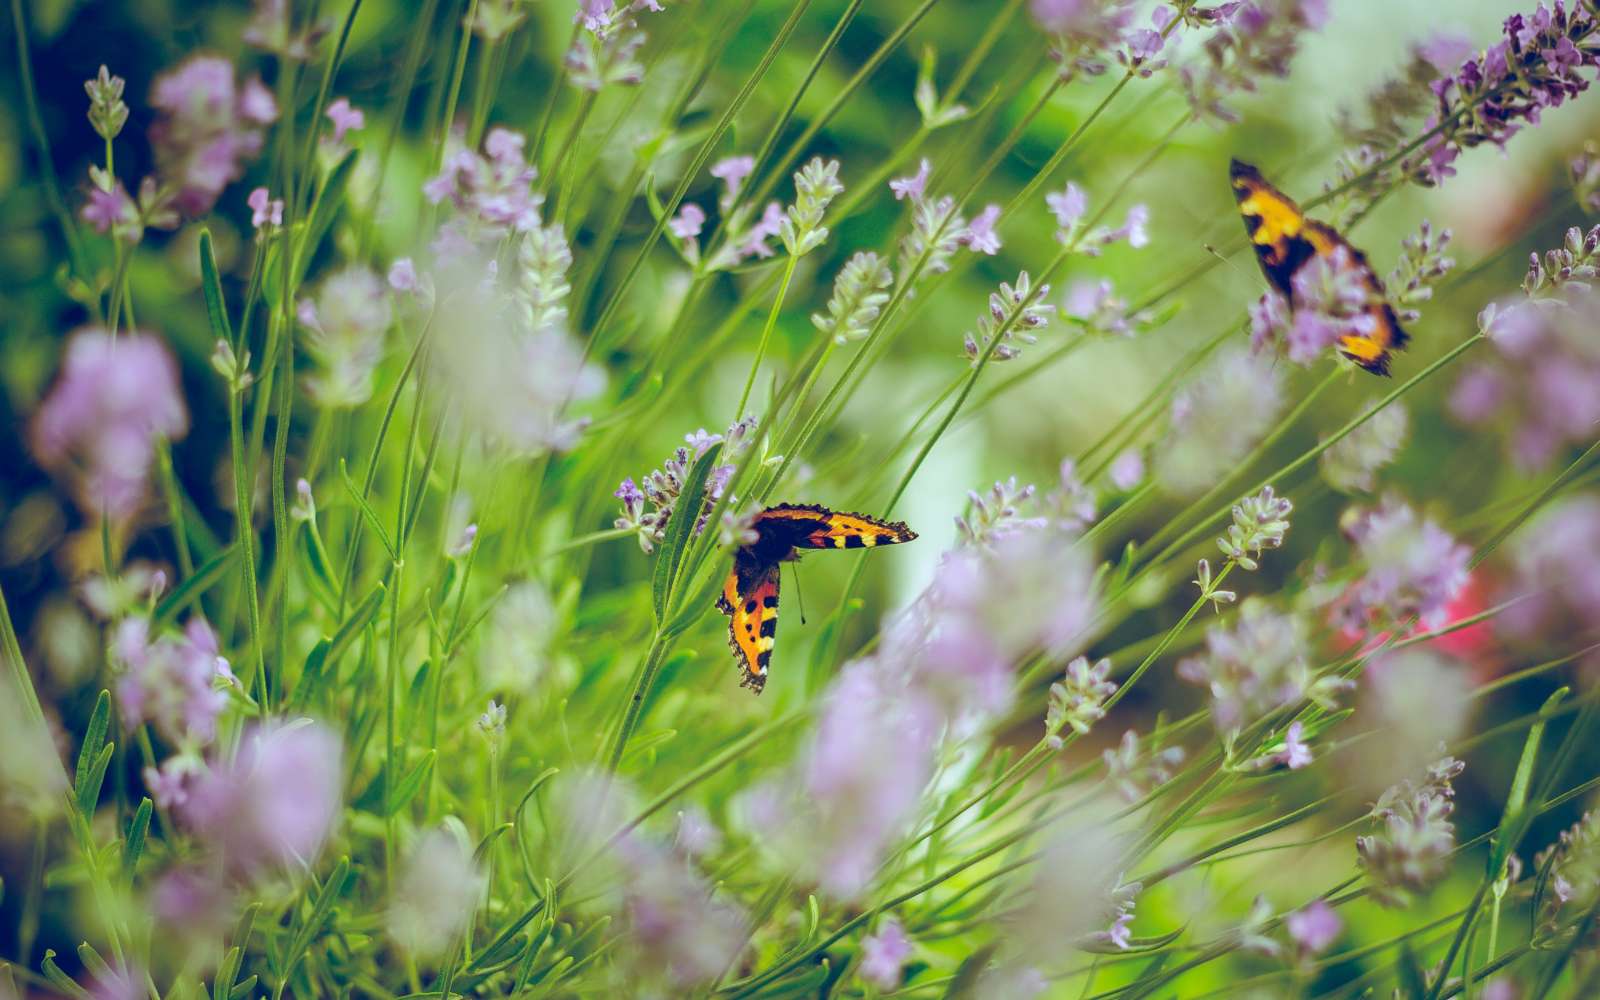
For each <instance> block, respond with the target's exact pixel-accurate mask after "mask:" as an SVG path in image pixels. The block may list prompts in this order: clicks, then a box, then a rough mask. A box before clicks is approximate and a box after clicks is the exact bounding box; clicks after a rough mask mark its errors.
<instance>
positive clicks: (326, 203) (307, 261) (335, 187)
mask: <svg viewBox="0 0 1600 1000" xmlns="http://www.w3.org/2000/svg"><path fill="white" fill-rule="evenodd" d="M355 165H356V151H355V150H353V149H352V150H351V151H350V152H348V153H346V154H344V159H342V160H340V161H339V162H338V163H337V164H335V165H334V168H333V171H332V172H331V173H329V174H328V179H327V181H325V182H324V183H323V185H322V190H321V191H318V192H317V197H316V202H315V207H314V208H313V210H312V216H311V221H310V223H309V224H308V225H307V226H306V229H305V234H304V236H303V238H302V239H301V241H300V245H299V247H298V248H297V251H296V257H295V269H294V270H295V274H294V281H295V284H296V285H298V284H299V283H300V282H301V281H303V280H305V276H306V269H307V268H308V267H309V266H310V265H311V258H312V257H313V256H315V255H316V252H317V245H318V244H320V243H321V242H322V238H323V237H324V236H326V235H327V234H328V230H329V229H331V228H333V220H334V219H336V218H338V216H339V210H340V209H341V208H343V207H344V191H345V188H347V187H349V186H350V175H351V173H353V172H354V170H355Z"/></svg>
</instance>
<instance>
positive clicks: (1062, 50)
mask: <svg viewBox="0 0 1600 1000" xmlns="http://www.w3.org/2000/svg"><path fill="white" fill-rule="evenodd" d="M1028 10H1029V12H1030V13H1031V14H1033V19H1034V20H1035V21H1036V22H1038V24H1039V27H1041V28H1043V29H1044V30H1045V31H1047V32H1049V33H1050V34H1051V35H1052V36H1054V41H1053V44H1052V46H1051V49H1050V58H1052V59H1053V60H1055V61H1056V62H1058V63H1060V64H1061V74H1062V76H1063V77H1066V78H1069V79H1070V78H1071V77H1072V76H1074V75H1076V74H1078V73H1083V74H1087V75H1089V76H1097V75H1099V74H1100V73H1103V72H1105V69H1106V58H1105V56H1106V53H1108V52H1110V51H1111V50H1113V49H1116V48H1118V47H1119V46H1121V45H1122V44H1123V43H1124V34H1125V32H1127V30H1128V26H1129V23H1130V22H1131V21H1132V19H1133V4H1132V3H1131V2H1130V0H1030V3H1029V4H1028Z"/></svg>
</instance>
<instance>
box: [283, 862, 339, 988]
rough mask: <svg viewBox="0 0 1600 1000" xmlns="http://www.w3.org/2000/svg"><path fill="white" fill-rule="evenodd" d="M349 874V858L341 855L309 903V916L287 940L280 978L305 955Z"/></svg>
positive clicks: (287, 974)
mask: <svg viewBox="0 0 1600 1000" xmlns="http://www.w3.org/2000/svg"><path fill="white" fill-rule="evenodd" d="M349 875H350V858H349V857H342V858H340V859H339V863H338V864H337V865H335V866H334V868H333V874H332V875H329V876H328V880H327V881H326V882H324V883H322V889H321V891H320V892H318V893H317V895H316V900H315V901H314V902H313V903H312V905H311V916H309V917H307V918H306V922H305V923H304V924H302V925H301V927H300V929H299V930H298V931H296V932H295V934H294V937H293V938H292V939H291V940H290V942H289V950H288V952H287V953H286V954H285V955H284V966H283V970H282V975H281V978H283V979H288V978H289V977H290V976H291V975H292V974H293V973H294V970H295V968H296V967H297V966H298V965H299V964H300V959H301V958H302V957H303V956H304V955H305V952H306V949H307V948H309V947H311V942H312V940H313V939H315V938H316V936H317V935H318V934H319V933H321V931H322V925H323V924H325V923H327V922H328V918H329V917H330V916H332V915H333V905H334V904H335V903H337V902H338V901H339V897H340V896H341V895H342V894H343V893H344V883H345V879H346V878H348V877H349Z"/></svg>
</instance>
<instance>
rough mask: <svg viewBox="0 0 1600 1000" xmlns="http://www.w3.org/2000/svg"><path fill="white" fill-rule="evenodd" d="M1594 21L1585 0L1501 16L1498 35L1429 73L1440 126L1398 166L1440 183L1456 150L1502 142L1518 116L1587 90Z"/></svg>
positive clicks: (1598, 57)
mask: <svg viewBox="0 0 1600 1000" xmlns="http://www.w3.org/2000/svg"><path fill="white" fill-rule="evenodd" d="M1597 27H1600V25H1597V24H1596V22H1595V13H1594V10H1593V8H1592V7H1590V6H1589V5H1588V4H1581V3H1580V4H1574V5H1573V9H1572V12H1571V13H1570V14H1569V13H1568V12H1567V10H1566V6H1565V5H1564V4H1563V3H1562V2H1561V0H1556V3H1555V7H1554V8H1553V9H1551V8H1547V7H1546V6H1545V5H1544V4H1543V3H1542V2H1541V3H1540V4H1539V5H1538V7H1536V8H1535V9H1534V12H1533V13H1532V14H1528V15H1526V16H1524V15H1522V14H1513V15H1512V16H1510V17H1508V18H1506V21H1505V26H1504V31H1503V35H1504V37H1503V38H1502V40H1501V41H1499V42H1497V43H1496V44H1494V45H1492V46H1490V47H1489V48H1487V49H1485V50H1484V51H1483V52H1482V53H1481V54H1480V55H1478V56H1477V57H1476V58H1471V59H1467V60H1466V61H1464V62H1462V63H1461V65H1460V67H1459V68H1458V69H1457V70H1456V71H1455V72H1454V74H1453V75H1446V76H1443V77H1441V78H1440V79H1438V80H1436V81H1434V83H1433V92H1434V95H1435V96H1436V97H1437V98H1438V109H1437V110H1436V111H1435V113H1434V114H1433V116H1432V117H1431V118H1430V119H1429V121H1428V126H1429V128H1437V129H1438V132H1439V134H1438V135H1437V136H1435V137H1434V138H1432V139H1431V140H1430V141H1429V142H1428V143H1427V144H1426V145H1424V146H1423V147H1422V149H1420V150H1418V151H1417V153H1416V154H1415V155H1414V156H1412V157H1411V158H1409V159H1408V160H1407V161H1406V162H1405V163H1404V164H1403V165H1402V170H1403V171H1404V172H1405V173H1406V175H1407V176H1410V177H1413V178H1415V179H1416V180H1417V181H1418V182H1419V183H1422V184H1426V185H1434V184H1439V183H1441V182H1442V181H1443V180H1444V179H1445V178H1447V177H1450V176H1451V175H1453V174H1454V173H1455V168H1454V166H1453V164H1454V162H1455V160H1456V158H1457V157H1458V156H1460V155H1461V152H1462V150H1464V149H1469V148H1471V147H1473V146H1477V145H1480V144H1482V143H1486V142H1492V143H1494V144H1495V145H1497V146H1500V147H1502V148H1503V147H1504V146H1505V144H1506V142H1507V140H1509V139H1510V138H1511V137H1512V136H1513V135H1515V134H1516V133H1517V132H1518V131H1520V130H1521V129H1522V126H1523V124H1524V123H1527V124H1536V123H1537V122H1538V121H1539V117H1540V115H1541V114H1542V112H1543V111H1544V110H1545V109H1547V108H1554V107H1559V106H1561V105H1562V104H1564V103H1566V101H1567V100H1568V99H1570V98H1573V97H1576V96H1577V95H1578V94H1580V93H1582V92H1583V91H1585V90H1587V89H1588V87H1589V79H1588V78H1587V77H1585V76H1584V74H1583V71H1585V70H1593V69H1596V68H1597V67H1600V46H1596V45H1595V44H1594V42H1593V41H1592V38H1593V36H1594V34H1595V31H1596V29H1597Z"/></svg>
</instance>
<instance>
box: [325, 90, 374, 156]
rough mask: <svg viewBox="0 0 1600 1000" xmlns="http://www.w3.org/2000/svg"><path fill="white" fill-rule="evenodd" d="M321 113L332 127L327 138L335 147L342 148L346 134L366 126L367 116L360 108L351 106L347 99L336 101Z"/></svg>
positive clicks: (341, 98) (342, 98)
mask: <svg viewBox="0 0 1600 1000" xmlns="http://www.w3.org/2000/svg"><path fill="white" fill-rule="evenodd" d="M323 113H324V114H326V115H327V116H328V123H329V124H330V125H332V126H333V132H332V133H330V134H329V135H328V136H327V138H328V140H329V141H330V142H332V143H333V144H334V145H335V146H343V145H344V137H345V136H346V135H347V134H349V133H350V132H351V131H354V130H357V129H360V128H362V127H363V126H364V125H366V124H367V116H366V115H365V114H363V113H362V112H361V109H360V108H357V107H354V106H352V105H351V104H350V99H349V98H348V97H340V98H338V99H336V100H335V101H334V102H333V103H332V104H329V105H328V107H327V110H326V111H324V112H323Z"/></svg>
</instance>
